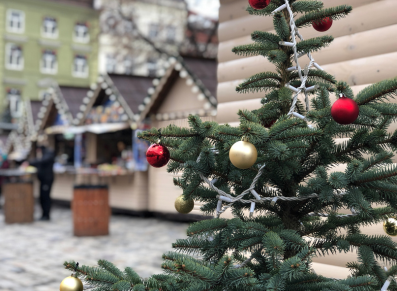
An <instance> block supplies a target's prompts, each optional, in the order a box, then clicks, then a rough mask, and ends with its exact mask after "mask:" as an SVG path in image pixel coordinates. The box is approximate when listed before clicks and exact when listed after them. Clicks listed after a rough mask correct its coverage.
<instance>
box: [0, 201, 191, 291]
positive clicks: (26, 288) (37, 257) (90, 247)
mask: <svg viewBox="0 0 397 291" xmlns="http://www.w3.org/2000/svg"><path fill="white" fill-rule="evenodd" d="M37 213H39V212H37ZM187 227H188V224H186V223H177V222H169V221H162V220H159V219H154V218H148V219H144V218H135V217H128V216H120V215H117V216H112V217H111V221H110V235H109V236H104V237H74V236H73V229H72V214H71V211H70V210H68V209H64V208H54V209H53V211H52V220H51V221H50V222H34V223H32V224H10V225H8V224H5V223H4V214H3V211H2V209H0V233H1V235H0V291H22V290H23V291H50V290H51V291H54V290H58V289H59V284H60V283H61V281H62V280H63V279H64V278H65V277H67V276H70V274H71V272H70V271H68V270H65V269H64V267H63V262H64V261H68V260H75V261H78V262H80V263H81V264H84V265H91V266H92V265H96V263H97V261H98V260H99V259H107V260H109V261H112V262H113V263H114V264H116V265H117V266H118V267H120V268H122V269H123V268H125V267H132V268H134V270H135V271H136V272H137V273H138V274H139V275H140V276H142V277H144V278H146V277H149V276H151V275H153V274H159V273H162V270H161V268H160V266H161V263H162V258H161V256H162V254H163V253H166V252H168V251H171V250H172V247H171V244H172V243H173V242H175V241H176V240H177V239H180V238H186V228H187Z"/></svg>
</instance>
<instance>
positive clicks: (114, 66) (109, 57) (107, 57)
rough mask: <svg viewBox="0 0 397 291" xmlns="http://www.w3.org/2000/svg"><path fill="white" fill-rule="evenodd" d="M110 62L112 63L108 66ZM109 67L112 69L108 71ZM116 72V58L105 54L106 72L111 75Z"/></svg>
mask: <svg viewBox="0 0 397 291" xmlns="http://www.w3.org/2000/svg"><path fill="white" fill-rule="evenodd" d="M110 62H112V64H110ZM110 65H112V67H113V69H112V70H109V67H110ZM116 70H117V60H116V58H115V57H114V55H112V54H107V55H106V72H107V73H110V74H112V73H116Z"/></svg>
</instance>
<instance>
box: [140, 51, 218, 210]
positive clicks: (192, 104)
mask: <svg viewBox="0 0 397 291" xmlns="http://www.w3.org/2000/svg"><path fill="white" fill-rule="evenodd" d="M216 68H217V62H216V60H213V59H202V58H191V57H185V58H180V59H176V58H173V57H172V58H170V59H169V60H168V61H167V63H166V64H165V68H164V75H163V76H162V77H161V78H159V79H155V80H154V81H153V87H151V88H149V90H148V95H147V97H146V98H145V99H144V100H143V102H142V104H140V105H139V106H138V109H139V116H137V121H138V122H139V123H140V122H143V121H145V120H146V121H147V122H148V123H150V125H151V126H152V127H155V128H163V127H166V126H168V125H171V124H173V125H176V126H179V127H188V122H187V117H188V116H189V115H190V114H194V115H199V116H200V117H201V118H202V120H203V121H213V120H214V119H215V116H216V106H217V99H216V86H217V81H216ZM149 181H150V183H149V204H148V210H149V211H151V212H154V213H162V214H167V215H174V214H177V212H176V210H175V208H174V202H175V199H176V198H177V197H178V196H179V195H181V194H182V191H181V189H180V188H179V187H176V186H175V185H174V184H173V174H169V173H167V171H166V169H165V168H161V169H156V168H153V167H149ZM199 207H200V205H198V204H197V205H195V208H194V210H193V211H192V213H191V214H189V215H190V216H191V215H201V212H200V211H199Z"/></svg>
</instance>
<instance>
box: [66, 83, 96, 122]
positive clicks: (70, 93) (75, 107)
mask: <svg viewBox="0 0 397 291" xmlns="http://www.w3.org/2000/svg"><path fill="white" fill-rule="evenodd" d="M59 88H60V89H61V93H62V96H63V99H64V100H65V102H66V105H67V106H68V108H69V110H70V113H71V114H72V117H74V118H75V117H76V116H77V114H78V113H79V111H80V106H81V105H82V104H83V98H84V97H85V96H86V94H87V91H88V90H90V89H89V88H80V87H68V86H60V87H59Z"/></svg>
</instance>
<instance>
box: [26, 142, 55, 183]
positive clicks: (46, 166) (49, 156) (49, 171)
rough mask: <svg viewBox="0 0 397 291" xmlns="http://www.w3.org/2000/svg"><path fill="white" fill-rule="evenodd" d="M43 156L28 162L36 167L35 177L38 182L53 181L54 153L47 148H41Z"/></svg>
mask: <svg viewBox="0 0 397 291" xmlns="http://www.w3.org/2000/svg"><path fill="white" fill-rule="evenodd" d="M42 151H43V157H42V158H41V159H37V160H33V161H30V162H29V164H30V165H31V166H33V167H36V168H37V178H38V179H39V180H40V182H51V181H54V162H55V154H54V152H53V151H52V150H50V149H48V148H42Z"/></svg>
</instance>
